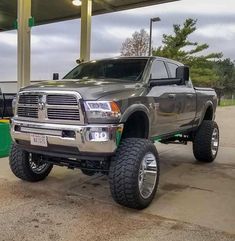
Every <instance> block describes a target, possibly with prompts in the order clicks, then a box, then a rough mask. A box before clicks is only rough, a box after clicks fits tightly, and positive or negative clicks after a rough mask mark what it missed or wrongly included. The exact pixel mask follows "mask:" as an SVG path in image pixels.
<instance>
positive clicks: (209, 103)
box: [199, 100, 215, 125]
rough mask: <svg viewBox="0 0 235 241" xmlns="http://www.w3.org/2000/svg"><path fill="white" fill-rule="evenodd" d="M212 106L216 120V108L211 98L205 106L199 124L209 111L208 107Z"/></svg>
mask: <svg viewBox="0 0 235 241" xmlns="http://www.w3.org/2000/svg"><path fill="white" fill-rule="evenodd" d="M210 107H211V108H212V110H213V114H212V120H214V118H215V110H214V107H213V103H212V101H210V100H209V101H207V102H206V104H205V105H204V106H203V111H202V114H201V117H200V121H199V125H201V123H202V121H203V120H204V118H205V115H206V111H207V110H208V108H210Z"/></svg>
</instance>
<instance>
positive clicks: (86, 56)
mask: <svg viewBox="0 0 235 241" xmlns="http://www.w3.org/2000/svg"><path fill="white" fill-rule="evenodd" d="M91 16H92V0H82V6H81V43H80V60H81V61H88V60H90V49H91Z"/></svg>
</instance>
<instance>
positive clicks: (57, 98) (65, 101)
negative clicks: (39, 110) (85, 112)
mask: <svg viewBox="0 0 235 241" xmlns="http://www.w3.org/2000/svg"><path fill="white" fill-rule="evenodd" d="M47 104H48V105H78V100H77V98H76V97H75V96H71V95H47Z"/></svg>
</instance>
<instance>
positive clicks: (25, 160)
mask: <svg viewBox="0 0 235 241" xmlns="http://www.w3.org/2000/svg"><path fill="white" fill-rule="evenodd" d="M9 164H10V168H11V170H12V172H13V173H14V175H15V176H16V177H18V178H20V179H22V180H24V181H28V182H39V181H42V180H44V179H45V178H46V177H47V176H48V175H49V173H50V172H51V170H52V168H53V165H52V164H50V165H48V166H47V168H45V170H43V172H41V173H35V172H33V170H32V168H31V167H30V162H29V153H28V152H26V151H24V150H22V149H21V148H19V147H18V146H17V145H16V144H13V145H12V147H11V153H10V157H9Z"/></svg>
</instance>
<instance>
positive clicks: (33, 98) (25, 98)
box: [19, 94, 40, 105]
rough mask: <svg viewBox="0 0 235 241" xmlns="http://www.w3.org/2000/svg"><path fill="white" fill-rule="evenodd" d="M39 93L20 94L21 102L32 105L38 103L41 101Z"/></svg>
mask: <svg viewBox="0 0 235 241" xmlns="http://www.w3.org/2000/svg"><path fill="white" fill-rule="evenodd" d="M39 97H40V96H39V95H34V94H30V95H20V97H19V104H30V105H37V104H38V101H39Z"/></svg>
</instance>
